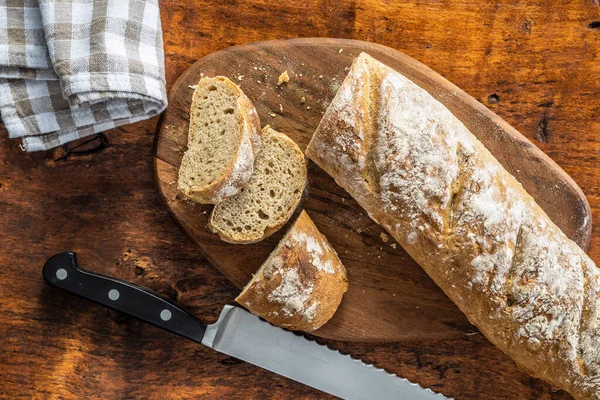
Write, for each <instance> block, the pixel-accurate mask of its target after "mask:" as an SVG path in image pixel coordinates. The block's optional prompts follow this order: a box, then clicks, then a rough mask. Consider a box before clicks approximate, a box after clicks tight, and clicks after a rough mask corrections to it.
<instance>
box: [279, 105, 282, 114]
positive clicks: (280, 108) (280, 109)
mask: <svg viewBox="0 0 600 400" xmlns="http://www.w3.org/2000/svg"><path fill="white" fill-rule="evenodd" d="M279 112H280V113H282V112H283V106H282V105H281V104H279Z"/></svg>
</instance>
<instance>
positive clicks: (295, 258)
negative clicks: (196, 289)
mask: <svg viewBox="0 0 600 400" xmlns="http://www.w3.org/2000/svg"><path fill="white" fill-rule="evenodd" d="M346 290H348V279H347V276H346V269H345V268H344V265H343V264H342V262H341V261H340V259H339V258H338V256H337V253H336V252H335V250H334V249H333V247H331V244H329V242H328V241H327V238H326V237H325V236H324V235H323V234H322V233H321V232H319V230H318V229H317V227H316V226H315V224H314V223H313V221H312V220H311V219H310V217H309V216H308V214H307V213H306V212H305V211H302V213H301V214H300V216H299V217H298V219H297V220H296V222H294V225H293V226H292V227H291V228H290V230H289V231H288V232H287V233H286V234H285V236H284V237H283V239H282V240H281V242H279V245H278V246H277V248H276V249H275V250H274V251H273V252H272V253H271V255H270V256H269V258H268V259H267V261H265V263H264V264H263V265H262V266H261V267H260V269H259V270H258V271H257V272H256V274H255V275H254V277H253V278H252V280H251V281H250V282H249V283H248V284H247V285H246V287H245V288H244V290H243V291H242V293H240V295H239V296H238V297H237V298H236V299H235V300H236V301H237V302H238V303H239V304H241V305H243V306H244V307H246V308H247V309H248V310H250V311H251V312H252V313H253V314H256V315H258V316H260V317H262V318H264V319H266V320H267V321H269V322H271V323H272V324H274V325H277V326H281V327H283V328H287V329H293V330H302V331H306V332H311V331H314V330H315V329H318V328H320V327H321V326H323V325H324V324H325V323H326V322H327V321H329V319H331V317H332V316H333V314H335V312H336V310H337V308H338V306H339V305H340V302H341V301H342V296H343V295H344V293H345V292H346Z"/></svg>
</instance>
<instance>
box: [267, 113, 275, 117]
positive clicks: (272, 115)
mask: <svg viewBox="0 0 600 400" xmlns="http://www.w3.org/2000/svg"><path fill="white" fill-rule="evenodd" d="M276 115H277V114H275V113H271V114H269V116H271V118H275V116H276Z"/></svg>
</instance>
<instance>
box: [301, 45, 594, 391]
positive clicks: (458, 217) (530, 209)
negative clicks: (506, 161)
mask: <svg viewBox="0 0 600 400" xmlns="http://www.w3.org/2000/svg"><path fill="white" fill-rule="evenodd" d="M306 155H307V157H308V158H310V159H311V160H313V161H314V162H315V163H316V164H317V165H319V166H320V167H321V168H322V169H324V170H325V171H326V172H327V173H328V174H329V175H331V176H332V177H333V178H334V179H335V180H336V182H337V183H338V184H339V185H340V186H342V187H343V188H344V189H345V190H346V191H348V193H350V194H351V195H352V196H353V197H354V199H355V200H356V201H357V202H358V203H359V204H360V205H361V206H362V207H363V208H364V209H365V210H366V211H367V212H368V214H369V216H370V217H371V218H372V219H373V220H374V221H375V222H377V223H378V224H380V225H381V226H383V227H384V228H385V229H386V230H387V231H388V232H389V233H390V234H391V235H392V236H393V237H394V239H396V240H397V241H398V242H399V243H400V244H401V245H402V247H403V248H404V249H405V250H406V251H407V252H408V253H409V254H410V255H411V257H413V258H414V259H415V260H416V261H417V262H418V263H419V264H420V265H421V267H423V269H424V270H425V271H426V272H427V273H428V274H429V276H430V277H431V278H432V279H433V280H434V281H435V282H436V284H437V285H438V286H440V287H441V288H442V289H443V290H444V292H445V293H446V294H447V295H448V297H450V299H452V300H453V301H454V303H456V304H457V305H458V307H459V308H460V309H461V310H462V312H464V313H465V314H466V316H467V317H468V319H469V320H470V321H471V323H473V324H474V325H476V326H477V327H478V328H479V329H480V331H481V332H482V333H483V334H484V335H485V336H486V337H487V338H488V339H489V340H490V341H491V342H492V343H494V344H495V345H496V346H497V347H499V348H500V349H501V350H502V351H504V352H505V353H506V354H508V355H509V356H510V357H512V358H513V360H515V361H516V362H517V364H519V365H520V366H521V367H523V368H524V369H525V370H527V371H528V372H529V373H530V374H531V375H533V376H535V377H538V378H542V379H544V380H546V381H548V382H550V383H551V384H552V385H553V386H554V387H556V388H560V389H564V390H566V391H569V392H570V393H571V394H572V395H573V396H575V397H576V398H582V399H583V398H585V399H588V398H592V399H599V398H600V336H599V332H598V327H599V326H600V278H599V272H598V270H597V268H596V266H595V265H594V263H593V262H592V260H591V259H590V258H589V257H588V256H587V255H586V254H585V252H584V251H583V250H581V249H580V248H579V247H578V246H577V245H576V244H575V243H574V242H572V241H571V240H570V239H569V238H568V237H567V236H566V235H565V234H564V233H563V232H562V231H561V230H560V229H559V228H558V227H557V226H556V225H555V224H554V223H553V222H552V221H551V220H550V218H549V217H548V216H547V215H546V213H545V212H544V211H543V210H542V209H541V208H540V206H539V205H538V204H536V203H535V201H534V199H533V198H532V197H531V196H530V195H529V194H528V193H527V192H526V191H525V190H524V189H523V187H522V186H521V184H520V183H519V182H518V181H517V180H516V179H515V178H514V177H513V176H512V175H510V173H508V172H507V171H506V170H505V169H504V168H503V167H502V165H501V164H500V163H499V162H498V161H497V160H496V159H495V158H494V156H493V155H492V154H491V153H490V152H489V151H488V150H487V149H486V148H485V147H484V146H483V144H481V143H480V142H479V141H478V140H477V139H476V137H475V136H474V135H473V134H472V133H471V132H470V131H469V130H468V129H467V128H466V127H465V126H464V125H463V124H462V123H461V122H460V121H459V120H458V119H457V118H456V117H455V116H454V115H453V114H452V113H451V112H450V111H449V110H448V109H447V108H446V107H445V106H444V105H442V104H441V103H439V102H438V101H437V100H435V99H434V98H433V97H432V96H431V95H429V93H427V92H426V91H425V90H424V89H422V88H420V87H419V86H417V85H416V84H415V83H413V82H412V81H410V80H409V79H407V78H406V77H404V76H403V75H401V74H399V73H398V72H396V71H394V70H392V69H391V68H389V67H387V66H385V65H384V64H382V63H380V62H378V61H377V60H375V59H373V58H371V57H370V56H368V55H366V54H364V53H363V54H361V55H360V56H359V57H358V58H357V60H355V62H354V64H353V66H352V68H351V69H350V71H349V73H348V76H347V77H346V79H345V80H344V82H343V84H342V86H341V87H340V89H339V91H338V93H337V94H336V97H335V98H334V100H333V101H332V103H331V105H330V106H329V108H328V110H327V111H326V113H325V115H324V117H323V119H322V121H321V123H320V125H319V127H318V129H317V131H316V133H315V135H314V136H313V138H312V140H311V142H310V143H309V145H308V148H307V151H306Z"/></svg>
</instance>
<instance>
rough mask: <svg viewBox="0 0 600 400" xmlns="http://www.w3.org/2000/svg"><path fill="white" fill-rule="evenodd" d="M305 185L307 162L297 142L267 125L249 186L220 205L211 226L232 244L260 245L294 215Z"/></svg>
mask: <svg viewBox="0 0 600 400" xmlns="http://www.w3.org/2000/svg"><path fill="white" fill-rule="evenodd" d="M305 185H306V161H305V160H304V154H302V151H300V149H299V148H298V146H297V145H296V143H294V141H293V140H292V139H290V138H289V137H287V136H286V135H284V134H283V133H280V132H277V131H275V130H273V129H271V128H270V127H269V126H266V127H265V128H264V129H263V131H262V144H261V147H260V151H259V152H258V155H257V156H256V160H255V162H254V173H253V175H252V178H251V179H250V181H249V182H248V184H247V185H246V186H245V187H244V188H243V189H241V190H240V192H239V193H238V194H236V195H235V196H231V197H228V198H226V199H225V200H223V201H222V202H221V203H219V204H217V205H216V206H215V208H214V209H213V211H212V214H211V215H210V220H209V227H210V229H211V230H212V231H213V232H216V233H218V234H219V236H220V237H221V239H222V240H224V241H226V242H229V243H254V242H258V241H260V240H262V239H264V238H266V237H267V236H269V235H271V234H272V233H274V232H276V231H277V230H278V229H279V228H281V227H282V226H283V225H284V224H285V223H286V222H287V220H288V219H289V218H290V217H291V216H292V214H293V212H294V210H295V209H296V207H297V206H298V203H299V202H300V198H301V197H302V192H303V190H304V186H305Z"/></svg>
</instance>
